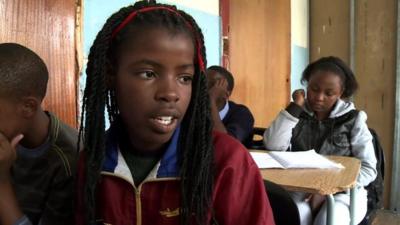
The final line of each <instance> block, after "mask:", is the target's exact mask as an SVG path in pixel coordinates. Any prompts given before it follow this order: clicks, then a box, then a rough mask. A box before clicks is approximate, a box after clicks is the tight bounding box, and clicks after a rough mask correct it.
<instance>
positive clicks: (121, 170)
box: [102, 124, 180, 183]
mask: <svg viewBox="0 0 400 225" xmlns="http://www.w3.org/2000/svg"><path fill="white" fill-rule="evenodd" d="M116 126H117V125H116V124H114V125H113V126H111V127H110V129H109V130H108V131H107V133H106V154H105V161H104V164H103V169H102V170H103V171H105V172H110V173H115V174H117V175H119V176H122V177H124V178H125V179H127V180H129V181H131V182H132V183H133V179H132V174H131V172H130V170H129V167H128V165H127V164H126V161H125V159H124V157H123V156H122V154H121V152H120V150H119V146H118V141H117V140H118V139H117V127H116ZM179 134H180V127H178V128H177V129H176V130H175V132H174V134H173V135H172V138H171V140H170V143H169V145H168V146H167V149H166V150H165V153H164V155H163V156H162V158H161V160H160V161H159V162H158V163H157V164H156V165H155V167H154V168H153V170H152V171H151V172H150V174H149V175H148V176H147V178H146V180H147V179H157V178H166V177H178V176H179V166H178V158H177V149H178V143H179Z"/></svg>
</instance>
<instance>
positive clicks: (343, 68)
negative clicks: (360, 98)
mask: <svg viewBox="0 0 400 225" xmlns="http://www.w3.org/2000/svg"><path fill="white" fill-rule="evenodd" d="M318 71H327V72H332V73H334V74H336V75H338V76H339V77H340V79H341V81H342V89H343V94H342V96H341V97H342V98H349V97H351V96H352V95H353V94H354V92H356V91H357V89H358V83H357V80H356V77H355V76H354V73H353V71H351V69H350V67H349V66H347V64H346V63H345V62H344V61H343V60H341V59H340V58H339V57H335V56H328V57H322V58H320V59H318V60H317V61H315V62H312V63H310V64H309V65H308V66H307V68H306V69H305V70H304V71H303V74H302V77H301V83H302V84H305V83H308V81H309V80H310V78H311V76H312V75H313V74H315V73H316V72H318Z"/></svg>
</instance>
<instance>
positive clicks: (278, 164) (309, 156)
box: [250, 150, 344, 169]
mask: <svg viewBox="0 0 400 225" xmlns="http://www.w3.org/2000/svg"><path fill="white" fill-rule="evenodd" d="M250 154H251V156H252V157H253V159H254V161H255V162H256V164H257V166H258V168H260V169H264V168H282V169H289V168H319V169H340V168H344V167H343V165H341V164H340V163H336V162H333V161H331V160H329V159H327V158H326V157H324V156H323V155H320V154H318V153H316V152H315V151H314V150H309V151H299V152H278V151H271V152H268V153H267V152H251V153H250Z"/></svg>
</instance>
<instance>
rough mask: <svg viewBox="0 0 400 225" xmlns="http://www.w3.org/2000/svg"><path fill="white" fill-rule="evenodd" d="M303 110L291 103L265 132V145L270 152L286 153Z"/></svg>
mask: <svg viewBox="0 0 400 225" xmlns="http://www.w3.org/2000/svg"><path fill="white" fill-rule="evenodd" d="M302 111H303V108H302V107H300V106H298V105H297V104H295V103H293V102H291V103H290V104H289V105H288V107H286V109H285V110H282V111H281V112H280V113H279V114H278V116H277V117H276V118H275V120H274V121H273V122H272V123H271V125H270V126H269V127H268V128H267V129H266V130H265V132H264V144H265V147H266V148H267V149H268V150H272V151H286V150H287V149H288V148H289V146H290V140H291V139H292V129H293V128H294V127H295V126H296V125H297V123H298V122H299V116H300V113H301V112H302Z"/></svg>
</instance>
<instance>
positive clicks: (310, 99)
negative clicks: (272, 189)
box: [264, 56, 377, 225]
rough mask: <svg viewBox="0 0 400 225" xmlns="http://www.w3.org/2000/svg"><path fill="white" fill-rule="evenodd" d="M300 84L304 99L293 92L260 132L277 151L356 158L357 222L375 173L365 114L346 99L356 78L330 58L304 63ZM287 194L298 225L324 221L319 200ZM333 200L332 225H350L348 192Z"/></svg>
mask: <svg viewBox="0 0 400 225" xmlns="http://www.w3.org/2000/svg"><path fill="white" fill-rule="evenodd" d="M302 83H303V84H304V83H306V84H307V98H306V97H305V93H304V90H296V91H294V92H293V102H291V103H290V104H289V106H288V107H287V108H286V109H285V110H283V111H282V112H280V114H279V115H278V117H277V118H276V119H275V121H273V123H272V124H271V126H270V127H269V128H267V130H266V131H265V133H264V142H265V146H266V148H267V149H269V150H278V151H286V150H290V151H304V150H309V149H315V150H316V151H317V152H318V153H320V154H324V155H339V156H352V157H356V158H358V159H360V160H361V170H360V174H359V176H358V179H357V185H358V188H357V194H356V202H357V204H358V206H359V207H358V208H357V209H356V224H358V223H359V222H360V221H361V220H362V219H363V217H364V215H365V213H366V211H367V191H366V190H365V189H364V187H365V186H367V185H368V184H369V183H370V182H372V181H373V180H374V179H375V177H376V174H377V171H376V158H375V153H374V147H373V144H372V136H371V133H370V132H369V130H368V127H367V124H366V120H367V115H366V113H365V112H364V111H359V110H356V108H355V106H354V104H353V103H352V102H350V101H349V100H348V98H349V97H351V96H352V95H353V93H354V92H355V91H356V90H357V87H358V85H357V81H356V78H355V76H354V74H353V72H352V71H351V70H350V68H349V67H348V66H347V65H346V64H345V63H344V62H343V61H342V60H341V59H339V58H337V57H333V56H331V57H324V58H321V59H319V60H317V61H315V62H313V63H311V64H310V65H308V67H307V68H306V69H305V70H304V72H303V75H302ZM292 196H293V198H294V200H295V201H296V203H297V205H298V208H299V212H300V217H301V220H302V224H315V225H322V224H325V223H326V209H327V203H326V202H325V198H324V196H319V195H312V196H310V195H307V194H305V193H292ZM334 198H335V211H336V212H335V213H336V214H335V215H338V216H337V217H336V218H335V221H336V224H337V225H346V224H349V222H350V220H349V218H350V217H349V201H350V197H349V193H347V192H346V193H338V194H336V195H335V196H334ZM321 205H322V206H321ZM312 213H313V214H314V215H315V218H314V219H313V218H312ZM339 215H340V216H339Z"/></svg>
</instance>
